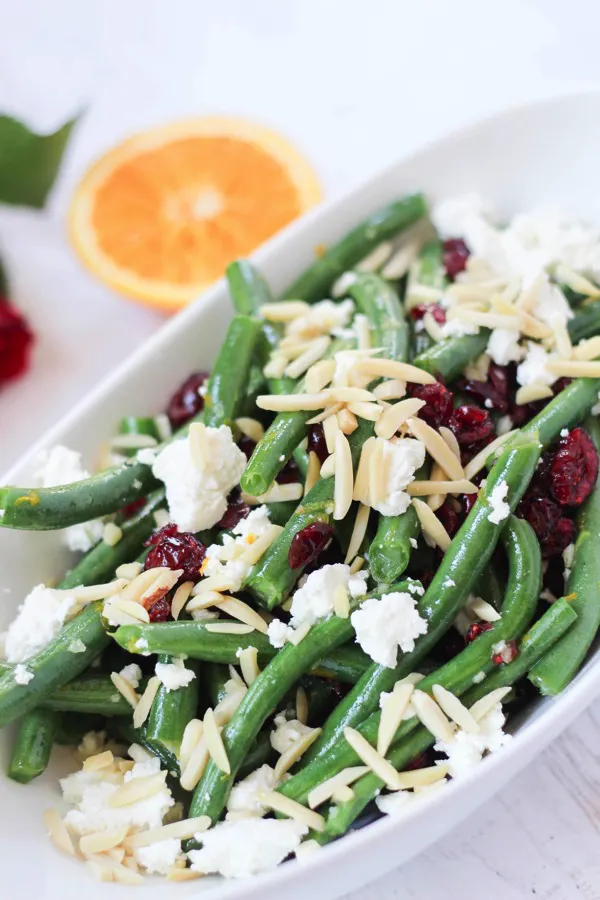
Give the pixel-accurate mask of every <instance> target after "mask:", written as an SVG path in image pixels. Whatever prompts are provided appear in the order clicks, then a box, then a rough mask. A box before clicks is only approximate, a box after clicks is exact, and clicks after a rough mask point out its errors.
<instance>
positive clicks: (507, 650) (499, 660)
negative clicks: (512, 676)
mask: <svg viewBox="0 0 600 900" xmlns="http://www.w3.org/2000/svg"><path fill="white" fill-rule="evenodd" d="M502 643H503V644H504V646H503V647H502V649H501V650H499V651H498V652H497V653H494V655H493V656H492V662H493V663H494V665H495V666H501V665H502V664H503V663H511V662H512V661H513V660H514V659H516V658H517V656H518V655H519V650H518V648H517V642H516V641H503V642H502Z"/></svg>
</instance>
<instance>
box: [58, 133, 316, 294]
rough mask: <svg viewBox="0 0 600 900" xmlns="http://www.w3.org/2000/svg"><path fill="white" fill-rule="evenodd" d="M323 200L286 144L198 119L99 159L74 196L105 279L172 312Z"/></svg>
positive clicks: (75, 235) (84, 249)
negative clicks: (234, 261)
mask: <svg viewBox="0 0 600 900" xmlns="http://www.w3.org/2000/svg"><path fill="white" fill-rule="evenodd" d="M320 199H321V190H320V187H319V184H318V181H317V179H316V176H315V174H314V172H313V170H312V168H311V167H310V165H309V164H308V162H307V161H306V160H305V159H304V158H303V157H302V156H301V155H300V154H299V153H298V151H297V150H295V149H294V148H293V147H292V146H291V145H290V144H289V143H288V142H287V141H286V140H285V139H284V138H283V137H281V136H280V135H278V134H276V133H275V132H273V131H269V130H267V129H265V128H262V127H260V126H257V125H255V124H253V123H250V122H246V121H243V120H239V119H229V118H204V119H192V120H188V121H183V122H178V123H174V124H171V125H167V126H164V127H162V128H158V129H155V130H152V131H148V132H144V133H141V134H137V135H134V136H133V137H131V138H129V139H128V140H126V141H124V142H123V143H122V144H120V145H119V146H117V147H115V148H113V149H112V150H110V151H108V153H106V154H105V155H104V156H103V157H101V158H100V159H99V160H98V161H97V162H96V163H95V164H94V165H93V166H92V167H91V168H90V169H89V171H88V172H87V173H86V175H85V176H84V178H83V180H82V181H81V183H80V184H79V186H78V188H77V190H76V192H75V195H74V197H73V201H72V204H71V208H70V212H69V231H70V235H71V240H72V242H73V245H74V246H75V249H76V250H77V252H78V254H79V256H80V257H81V259H82V261H83V263H84V264H85V265H86V266H87V268H88V269H90V271H92V272H93V273H94V274H95V275H96V276H97V277H98V278H100V279H101V280H103V281H104V282H106V283H107V284H108V285H110V287H112V288H114V289H115V290H116V291H118V292H119V293H121V294H125V295H126V296H128V297H131V298H133V299H136V300H140V301H142V302H145V303H148V304H151V305H153V306H158V307H161V308H162V309H166V310H169V311H174V310H176V309H179V308H180V307H182V306H184V305H185V304H187V303H189V302H190V301H191V300H193V299H195V298H196V297H197V296H198V295H199V294H200V293H201V292H202V291H203V290H204V289H205V288H207V287H208V286H209V285H210V284H212V283H213V282H214V281H215V280H216V279H217V278H220V277H221V275H222V274H223V272H224V270H225V267H226V265H227V264H228V263H229V262H230V261H231V260H233V259H236V258H237V257H239V256H246V255H247V254H249V253H251V252H252V251H253V250H254V249H256V247H258V246H259V245H260V244H262V243H263V242H264V241H266V240H268V238H270V237H271V236H272V235H273V234H275V233H276V232H277V231H279V229H280V228H283V227H284V226H285V225H287V224H289V222H291V221H292V220H293V219H295V218H296V217H297V216H299V215H301V214H302V213H303V212H305V211H306V210H307V209H308V208H309V207H311V206H313V205H314V204H315V203H317V202H318V201H319V200H320Z"/></svg>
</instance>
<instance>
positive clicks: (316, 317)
mask: <svg viewBox="0 0 600 900" xmlns="http://www.w3.org/2000/svg"><path fill="white" fill-rule="evenodd" d="M353 313H354V303H353V301H352V300H342V302H341V303H334V302H333V300H321V301H320V302H319V303H315V304H313V305H312V306H311V308H310V309H309V310H308V312H305V313H303V315H301V316H297V318H295V319H293V320H292V321H291V322H290V323H289V324H288V325H287V327H286V329H285V331H286V335H296V336H298V337H307V338H314V337H318V336H319V335H320V334H336V332H337V331H338V330H339V329H341V328H345V327H346V326H347V325H348V324H349V323H350V320H351V318H352V315H353Z"/></svg>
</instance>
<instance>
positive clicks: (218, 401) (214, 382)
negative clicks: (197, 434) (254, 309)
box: [204, 315, 261, 427]
mask: <svg viewBox="0 0 600 900" xmlns="http://www.w3.org/2000/svg"><path fill="white" fill-rule="evenodd" d="M260 330H261V323H260V321H259V320H258V319H254V318H251V317H250V316H241V315H237V316H234V318H233V319H232V320H231V322H230V323H229V328H228V329H227V334H226V335H225V340H224V341H223V343H222V345H221V349H220V350H219V355H218V357H217V360H216V362H215V364H214V366H213V370H212V373H211V376H210V378H209V381H208V391H207V394H206V397H205V399H204V424H205V425H207V426H212V427H216V426H219V425H223V424H225V425H231V424H232V423H233V420H234V419H235V418H236V417H237V416H238V414H239V411H240V407H241V406H242V405H243V402H244V396H245V391H246V388H247V385H248V376H249V373H250V370H251V367H252V361H253V358H254V350H255V347H256V344H257V341H258V338H259V334H260Z"/></svg>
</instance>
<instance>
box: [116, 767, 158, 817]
mask: <svg viewBox="0 0 600 900" xmlns="http://www.w3.org/2000/svg"><path fill="white" fill-rule="evenodd" d="M166 777H167V773H166V772H157V773H156V774H155V775H147V776H146V777H145V778H134V779H132V780H131V781H128V782H127V784H124V785H123V786H122V787H120V788H118V789H117V790H116V791H115V792H114V794H111V795H110V797H109V798H108V805H109V806H110V807H115V808H119V807H121V806H131V804H132V803H138V802H139V801H140V800H145V799H146V797H153V796H154V794H158V792H159V791H162V790H163V788H164V786H165V778H166Z"/></svg>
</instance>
